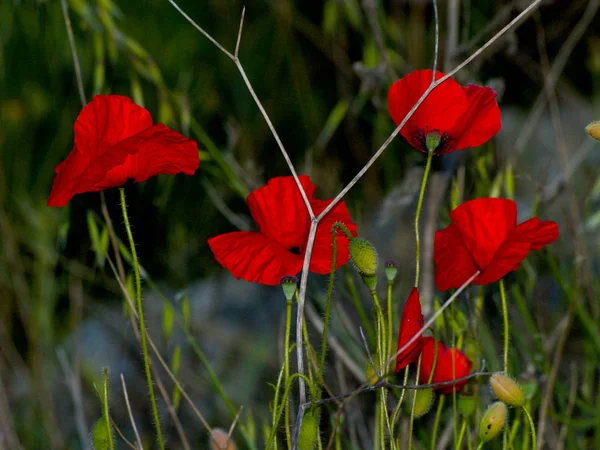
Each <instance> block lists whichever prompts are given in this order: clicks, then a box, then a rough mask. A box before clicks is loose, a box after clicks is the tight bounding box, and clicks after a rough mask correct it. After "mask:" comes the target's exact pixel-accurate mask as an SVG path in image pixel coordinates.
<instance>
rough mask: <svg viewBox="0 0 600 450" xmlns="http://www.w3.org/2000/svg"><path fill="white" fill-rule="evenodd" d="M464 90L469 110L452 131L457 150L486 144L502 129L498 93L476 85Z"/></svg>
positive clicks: (466, 87) (467, 109)
mask: <svg viewBox="0 0 600 450" xmlns="http://www.w3.org/2000/svg"><path fill="white" fill-rule="evenodd" d="M463 90H464V92H465V94H466V97H467V108H466V110H465V112H464V113H463V115H462V117H461V119H460V120H459V121H457V123H456V126H455V128H454V130H453V131H452V134H454V136H456V141H455V142H454V149H455V150H463V149H465V148H471V147H478V146H480V145H482V144H485V143H486V142H487V141H489V140H490V139H491V138H493V137H494V136H495V135H496V134H498V132H499V131H500V128H502V121H501V119H500V108H499V107H498V102H497V100H496V91H494V90H493V89H492V88H490V87H484V86H477V85H474V84H471V85H468V86H465V87H464V88H463Z"/></svg>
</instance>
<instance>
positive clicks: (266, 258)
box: [208, 176, 356, 286]
mask: <svg viewBox="0 0 600 450" xmlns="http://www.w3.org/2000/svg"><path fill="white" fill-rule="evenodd" d="M299 179H300V183H301V184H302V187H303V188H304V191H305V192H306V196H307V197H308V200H309V202H310V205H311V207H312V209H313V211H314V213H315V215H318V214H319V213H320V212H322V211H323V210H324V209H325V208H326V207H327V206H328V205H329V203H331V200H318V199H316V198H313V194H314V191H315V186H314V184H312V182H311V181H310V178H309V177H307V176H300V177H299ZM248 207H249V208H250V214H251V215H252V217H253V218H254V220H255V222H256V224H257V225H258V229H259V231H258V232H253V231H237V232H233V233H226V234H221V235H219V236H216V237H214V238H211V239H209V240H208V245H209V246H210V249H211V250H212V252H213V253H214V255H215V258H216V259H217V261H219V263H220V264H221V265H222V266H223V267H225V268H226V269H227V270H229V272H231V274H232V275H233V276H234V277H236V278H238V279H239V278H243V279H244V280H246V281H253V282H256V283H261V284H268V285H271V286H272V285H276V284H279V282H280V280H281V278H282V277H284V276H286V275H296V274H297V273H298V272H300V270H301V269H302V264H303V262H304V251H305V246H306V241H307V238H308V232H309V228H310V217H309V215H308V212H307V211H306V205H305V204H304V201H303V200H302V196H301V195H300V191H299V190H298V186H297V185H296V182H295V181H294V178H293V177H291V176H290V177H277V178H272V179H271V180H269V183H268V184H267V185H266V186H264V187H262V188H259V189H256V190H255V191H254V192H252V193H251V194H250V195H249V196H248ZM334 222H342V223H343V224H344V225H346V227H347V228H348V229H349V230H350V232H352V234H353V235H356V226H355V225H354V224H353V223H352V219H351V218H350V214H349V213H348V209H347V208H346V205H345V204H344V202H340V203H338V204H337V205H336V206H335V208H333V210H331V212H329V213H328V214H327V215H326V216H325V217H324V219H323V220H322V221H321V222H320V223H319V226H318V228H317V234H316V236H315V243H314V247H313V253H312V256H311V260H310V267H309V269H310V271H311V272H314V273H318V274H326V273H329V271H330V270H331V256H332V240H331V227H332V226H333V224H334ZM349 256H350V255H349V252H348V239H347V237H346V236H345V235H343V233H342V232H340V231H338V236H337V256H336V268H337V267H340V266H342V265H343V264H345V263H346V262H347V261H348V258H349Z"/></svg>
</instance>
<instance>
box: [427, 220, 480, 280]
mask: <svg viewBox="0 0 600 450" xmlns="http://www.w3.org/2000/svg"><path fill="white" fill-rule="evenodd" d="M433 248H434V252H433V258H434V262H435V285H436V287H437V289H438V290H439V291H446V290H448V289H453V288H458V287H460V286H462V285H463V284H464V283H465V282H466V281H467V280H468V279H469V278H470V277H471V276H472V275H473V274H474V273H475V272H477V270H478V267H477V266H476V265H475V262H474V261H473V258H472V257H471V254H470V253H469V251H468V250H467V248H466V247H465V245H464V243H463V239H462V236H461V234H460V231H459V229H458V227H457V226H456V225H454V224H450V225H448V227H447V228H445V229H443V230H438V231H436V232H435V239H434V243H433Z"/></svg>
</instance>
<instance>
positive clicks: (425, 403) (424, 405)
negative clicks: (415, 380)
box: [404, 388, 435, 417]
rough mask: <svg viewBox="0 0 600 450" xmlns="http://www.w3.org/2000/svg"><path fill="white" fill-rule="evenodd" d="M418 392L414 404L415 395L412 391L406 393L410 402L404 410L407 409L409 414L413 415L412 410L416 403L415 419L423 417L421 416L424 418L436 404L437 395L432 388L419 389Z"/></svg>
mask: <svg viewBox="0 0 600 450" xmlns="http://www.w3.org/2000/svg"><path fill="white" fill-rule="evenodd" d="M416 392H417V395H416V397H415V399H414V402H413V395H414V393H413V392H411V391H408V392H407V393H406V395H408V399H409V401H408V402H406V403H405V404H404V405H405V406H404V408H405V409H406V412H407V414H411V412H412V408H413V403H414V405H415V417H421V416H424V415H425V414H427V413H428V412H429V410H430V409H431V406H432V405H433V403H434V402H435V394H434V392H433V389H431V388H428V389H418V390H417V391H416Z"/></svg>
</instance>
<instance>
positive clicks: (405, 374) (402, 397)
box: [390, 366, 409, 442]
mask: <svg viewBox="0 0 600 450" xmlns="http://www.w3.org/2000/svg"><path fill="white" fill-rule="evenodd" d="M408 368H409V366H406V368H405V369H404V381H403V382H402V385H404V386H405V385H407V384H408ZM405 394H406V389H402V391H400V398H399V399H398V404H397V405H396V409H395V410H394V414H393V415H392V429H391V431H390V442H394V440H395V438H394V436H395V432H394V428H395V426H396V422H397V421H398V416H399V415H400V411H401V407H402V402H403V401H404V395H405Z"/></svg>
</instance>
